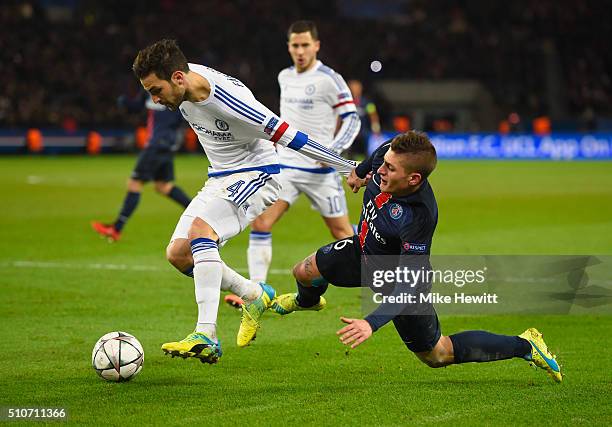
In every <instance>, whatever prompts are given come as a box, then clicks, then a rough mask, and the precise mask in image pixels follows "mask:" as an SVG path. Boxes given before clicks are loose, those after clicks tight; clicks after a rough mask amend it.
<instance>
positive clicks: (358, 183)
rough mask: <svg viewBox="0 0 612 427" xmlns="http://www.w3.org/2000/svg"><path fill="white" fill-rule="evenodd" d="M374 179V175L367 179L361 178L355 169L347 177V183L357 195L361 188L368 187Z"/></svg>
mask: <svg viewBox="0 0 612 427" xmlns="http://www.w3.org/2000/svg"><path fill="white" fill-rule="evenodd" d="M370 179H372V173H368V174H367V175H366V177H365V178H359V177H358V176H357V173H356V172H355V169H353V170H352V171H351V173H350V175H349V176H348V177H346V183H347V184H348V186H349V187H351V190H352V191H353V193H357V192H358V191H359V189H360V188H361V187H363V186H364V185H366V184H367V183H368V182H370Z"/></svg>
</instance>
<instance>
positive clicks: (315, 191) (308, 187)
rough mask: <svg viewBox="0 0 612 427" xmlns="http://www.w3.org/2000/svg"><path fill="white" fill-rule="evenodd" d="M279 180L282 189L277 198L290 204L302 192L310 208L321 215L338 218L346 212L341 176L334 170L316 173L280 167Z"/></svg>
mask: <svg viewBox="0 0 612 427" xmlns="http://www.w3.org/2000/svg"><path fill="white" fill-rule="evenodd" d="M279 180H280V182H281V186H282V189H281V192H280V196H279V197H278V198H279V199H280V200H284V201H286V202H287V203H289V204H290V205H291V204H293V203H294V202H295V200H296V199H297V198H298V196H299V195H300V193H304V194H305V195H306V197H308V199H309V200H310V204H311V206H312V208H313V209H314V210H316V211H318V212H319V213H320V214H321V216H323V217H326V218H338V217H341V216H344V215H347V214H348V208H347V206H346V196H345V194H344V188H343V187H342V178H341V177H340V175H338V174H337V173H336V172H332V173H321V174H318V173H312V172H306V171H300V170H295V169H281V173H280V175H279Z"/></svg>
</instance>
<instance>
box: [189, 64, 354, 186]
mask: <svg viewBox="0 0 612 427" xmlns="http://www.w3.org/2000/svg"><path fill="white" fill-rule="evenodd" d="M189 70H190V71H192V72H195V73H196V74H199V75H201V76H202V77H204V78H205V79H206V80H208V82H209V83H210V95H209V96H208V98H206V99H205V100H204V101H200V102H191V101H184V102H182V103H181V105H180V106H179V110H180V111H181V114H182V115H183V118H184V119H185V120H186V121H187V122H188V123H189V125H190V126H191V128H192V129H193V130H194V132H195V133H196V135H198V140H199V141H200V144H201V145H202V148H204V152H205V153H206V156H207V157H208V160H209V162H210V167H209V172H208V176H222V175H228V174H231V173H235V172H243V171H249V170H260V171H263V172H267V173H278V171H279V170H280V167H279V162H278V155H277V154H276V151H275V149H274V144H278V145H281V146H289V147H290V148H292V149H294V150H300V151H302V152H304V153H307V154H308V155H309V156H312V157H314V158H315V159H320V161H325V162H328V163H330V164H332V165H335V166H336V167H337V169H338V170H339V171H341V172H343V173H345V174H348V173H349V172H350V171H351V169H352V168H353V167H354V162H352V161H349V160H346V159H344V158H342V157H340V156H338V155H337V154H335V153H333V152H331V151H329V150H327V149H326V148H325V147H322V146H321V145H320V144H318V143H317V141H315V140H312V139H310V138H309V136H308V135H307V134H305V133H303V132H300V131H298V130H297V129H296V128H295V127H293V126H289V125H288V124H287V123H286V122H284V121H282V120H280V118H279V117H278V116H277V115H276V114H274V113H273V112H272V111H270V110H269V109H268V108H266V107H265V106H264V105H263V104H262V103H260V102H259V101H257V99H255V97H254V96H253V93H252V92H251V91H250V90H249V89H248V88H247V87H246V86H245V85H244V84H243V83H242V82H240V80H238V79H236V78H234V77H230V76H227V75H225V74H223V73H221V72H219V71H217V70H214V69H212V68H209V67H205V66H203V65H199V64H189Z"/></svg>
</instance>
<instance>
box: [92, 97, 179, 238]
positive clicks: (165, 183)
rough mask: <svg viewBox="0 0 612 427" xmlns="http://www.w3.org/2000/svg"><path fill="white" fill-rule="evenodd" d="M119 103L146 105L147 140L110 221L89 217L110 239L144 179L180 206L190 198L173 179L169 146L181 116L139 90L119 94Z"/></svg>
mask: <svg viewBox="0 0 612 427" xmlns="http://www.w3.org/2000/svg"><path fill="white" fill-rule="evenodd" d="M119 104H120V105H122V106H123V107H125V108H126V109H128V110H129V111H141V110H142V109H143V108H145V107H146V109H147V114H148V115H147V129H148V131H149V135H150V137H149V140H148V141H147V144H146V146H145V148H144V149H143V150H142V152H141V153H140V155H139V156H138V161H137V162H136V166H135V167H134V170H133V171H132V174H131V175H130V178H129V180H128V183H127V194H126V195H125V198H124V199H123V204H122V205H121V209H120V211H119V215H117V219H115V221H114V222H113V223H112V224H104V223H102V222H99V221H93V222H92V223H91V226H92V227H93V229H94V230H95V231H96V232H97V233H98V234H100V235H101V236H104V237H106V238H108V240H109V241H111V242H114V241H117V240H119V238H120V237H121V231H122V230H123V227H124V226H125V224H126V222H127V221H128V219H129V218H130V216H132V214H133V213H134V211H135V210H136V207H137V206H138V203H139V202H140V194H141V192H142V188H143V186H144V185H145V183H147V182H149V181H154V185H155V190H156V191H157V192H158V193H160V194H163V195H165V196H168V197H169V198H171V199H172V200H174V201H175V202H177V203H178V204H180V205H181V206H183V207H187V205H189V202H190V201H191V198H189V196H187V194H185V192H184V191H183V190H182V189H181V188H180V187H178V186H176V185H175V184H174V183H173V181H174V159H173V150H174V147H175V145H176V140H177V135H178V130H179V127H180V126H181V124H182V122H183V120H182V116H181V114H180V113H179V112H177V111H170V110H168V109H167V108H166V107H164V106H163V105H158V104H155V103H154V102H153V101H152V100H151V97H150V96H149V95H148V94H147V93H146V92H142V94H141V95H139V96H138V98H137V99H134V100H129V99H127V98H125V97H124V96H122V97H120V98H119Z"/></svg>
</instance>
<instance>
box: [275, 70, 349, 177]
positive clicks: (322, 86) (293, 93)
mask: <svg viewBox="0 0 612 427" xmlns="http://www.w3.org/2000/svg"><path fill="white" fill-rule="evenodd" d="M278 84H279V86H280V114H281V118H282V120H284V121H286V122H287V123H289V124H290V125H291V126H293V127H296V128H298V129H300V130H301V131H303V132H306V133H307V134H308V136H309V137H310V138H312V139H314V140H315V141H317V142H318V143H319V144H321V145H323V146H325V147H328V148H331V149H334V147H333V145H336V144H335V143H334V132H335V131H336V126H337V120H338V117H339V116H344V115H346V114H350V113H356V111H357V110H356V108H355V103H354V102H353V97H352V95H351V92H350V90H349V88H348V86H347V84H346V82H345V81H344V79H343V78H342V76H341V75H340V74H338V73H336V72H335V71H334V70H332V69H331V68H329V67H327V66H325V65H324V64H323V63H322V62H321V61H317V62H316V64H315V65H314V67H313V68H311V69H310V70H308V71H304V72H302V73H298V72H297V71H296V69H295V67H289V68H285V69H284V70H282V71H281V72H280V73H279V74H278ZM357 122H358V120H355V125H353V124H351V128H352V129H347V131H348V132H347V135H346V137H345V139H347V140H346V141H341V140H340V141H336V142H339V143H340V146H346V145H350V144H351V143H352V140H353V139H354V138H355V136H356V135H357V132H358V130H359V129H358V126H359V124H358V123H357ZM354 127H357V129H356V131H355V129H353V128H354ZM353 131H355V132H353ZM342 136H343V135H339V137H342ZM343 142H344V144H343ZM341 148H342V147H341ZM336 151H341V149H340V150H336ZM278 153H279V157H280V162H281V165H284V166H293V167H298V168H305V169H314V168H320V167H321V165H320V164H319V163H318V162H317V161H315V160H313V159H311V158H308V157H306V156H304V155H303V154H301V153H298V152H297V151H295V150H291V149H287V148H285V147H278Z"/></svg>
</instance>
